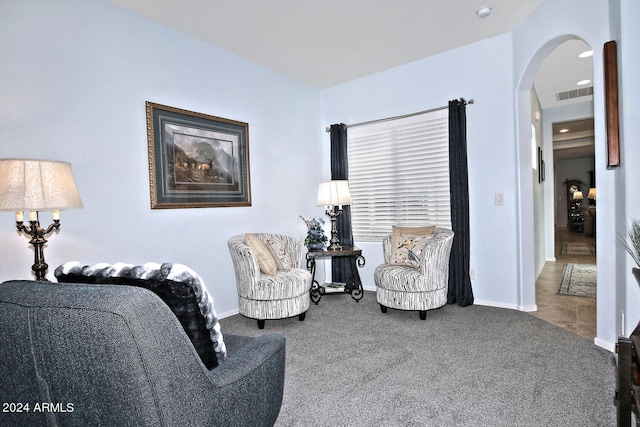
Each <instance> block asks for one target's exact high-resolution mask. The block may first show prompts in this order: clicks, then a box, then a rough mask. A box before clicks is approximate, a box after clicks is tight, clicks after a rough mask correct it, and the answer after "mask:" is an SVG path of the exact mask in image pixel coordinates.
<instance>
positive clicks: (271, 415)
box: [207, 333, 286, 426]
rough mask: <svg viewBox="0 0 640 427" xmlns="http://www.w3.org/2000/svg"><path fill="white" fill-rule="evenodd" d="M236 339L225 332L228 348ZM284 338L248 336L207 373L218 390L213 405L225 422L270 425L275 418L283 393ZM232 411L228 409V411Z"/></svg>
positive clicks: (271, 335) (278, 335) (270, 335)
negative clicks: (223, 414) (224, 413)
mask: <svg viewBox="0 0 640 427" xmlns="http://www.w3.org/2000/svg"><path fill="white" fill-rule="evenodd" d="M236 338H238V339H240V340H242V339H243V338H244V337H238V336H234V335H231V334H225V340H228V342H229V347H231V348H233V347H234V342H235V340H236ZM285 353H286V339H285V338H284V337H283V336H282V335H280V334H274V333H271V334H264V335H261V336H259V337H257V338H254V339H251V340H250V341H249V342H248V343H246V345H244V346H241V347H240V348H238V349H237V350H236V351H233V350H232V351H231V352H230V354H229V357H228V358H227V359H226V360H225V361H224V362H223V363H222V364H220V365H219V366H218V367H217V368H215V369H214V370H212V371H209V372H208V373H207V374H208V376H209V379H210V381H211V383H212V385H213V386H214V387H215V388H217V389H219V390H220V393H219V395H218V398H217V399H216V402H215V405H216V407H217V408H218V409H219V410H221V411H225V410H227V409H228V408H234V409H235V410H234V411H233V412H232V413H227V415H226V417H225V424H227V425H255V426H260V425H273V424H274V423H275V421H276V419H277V418H278V414H279V412H280V406H281V405H282V397H283V393H284V372H285ZM230 412H231V411H230Z"/></svg>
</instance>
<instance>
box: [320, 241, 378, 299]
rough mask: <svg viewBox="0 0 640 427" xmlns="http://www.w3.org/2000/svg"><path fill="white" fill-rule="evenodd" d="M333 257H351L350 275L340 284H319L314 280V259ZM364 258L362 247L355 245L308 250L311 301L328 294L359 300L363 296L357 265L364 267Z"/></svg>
mask: <svg viewBox="0 0 640 427" xmlns="http://www.w3.org/2000/svg"><path fill="white" fill-rule="evenodd" d="M333 257H348V258H350V259H351V262H350V266H351V276H350V277H349V278H348V279H347V282H346V283H344V284H342V283H340V284H336V283H329V284H323V285H324V286H323V285H320V283H318V281H317V280H316V260H317V259H327V258H333ZM364 263H365V259H364V257H363V256H362V249H360V248H358V247H357V246H343V247H342V249H336V250H329V249H326V250H325V249H322V250H310V251H308V252H307V269H308V270H309V271H310V272H311V277H312V279H311V280H312V283H311V290H310V295H311V301H313V302H314V303H315V304H318V302H320V299H322V296H323V295H329V294H344V293H347V294H349V295H351V298H353V299H354V300H356V302H358V301H360V300H361V299H362V297H363V296H364V289H363V288H362V281H361V280H360V274H359V273H358V267H359V268H362V267H364Z"/></svg>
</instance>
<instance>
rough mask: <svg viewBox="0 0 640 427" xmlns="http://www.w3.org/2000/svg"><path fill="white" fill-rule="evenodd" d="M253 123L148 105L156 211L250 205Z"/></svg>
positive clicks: (152, 183)
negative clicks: (251, 134) (250, 134)
mask: <svg viewBox="0 0 640 427" xmlns="http://www.w3.org/2000/svg"><path fill="white" fill-rule="evenodd" d="M248 133H249V125H248V124H247V123H244V122H239V121H235V120H229V119H223V118H220V117H215V116H209V115H206V114H201V113H195V112H192V111H187V110H181V109H178V108H174V107H168V106H165V105H160V104H155V103H152V102H147V137H148V138H147V139H148V145H149V180H150V187H151V208H152V209H169V208H197V207H229V206H250V205H251V188H250V178H249V137H248Z"/></svg>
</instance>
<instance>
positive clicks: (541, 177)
mask: <svg viewBox="0 0 640 427" xmlns="http://www.w3.org/2000/svg"><path fill="white" fill-rule="evenodd" d="M544 172H545V171H544V160H543V159H542V148H540V147H538V183H541V182H543V181H544Z"/></svg>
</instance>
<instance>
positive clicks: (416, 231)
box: [391, 225, 436, 253]
mask: <svg viewBox="0 0 640 427" xmlns="http://www.w3.org/2000/svg"><path fill="white" fill-rule="evenodd" d="M435 229H436V226H435V225H428V226H424V227H401V226H396V225H394V226H393V229H392V230H393V231H392V233H391V252H392V253H393V251H394V250H396V248H397V247H398V245H399V243H398V240H399V239H400V233H405V234H411V235H413V236H426V235H429V234H433V233H434V231H435Z"/></svg>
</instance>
